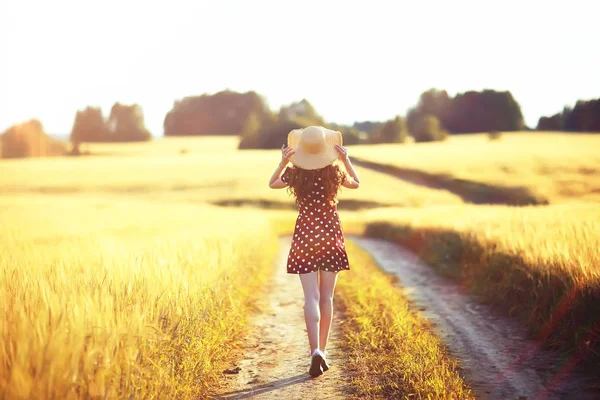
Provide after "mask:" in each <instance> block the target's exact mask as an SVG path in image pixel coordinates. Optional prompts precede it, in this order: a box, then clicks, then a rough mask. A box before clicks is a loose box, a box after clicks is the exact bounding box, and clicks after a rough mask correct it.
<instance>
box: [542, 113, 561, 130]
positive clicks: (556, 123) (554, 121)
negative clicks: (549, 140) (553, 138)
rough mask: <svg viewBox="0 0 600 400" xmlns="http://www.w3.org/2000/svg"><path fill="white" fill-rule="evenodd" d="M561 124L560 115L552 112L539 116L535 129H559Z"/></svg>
mask: <svg viewBox="0 0 600 400" xmlns="http://www.w3.org/2000/svg"><path fill="white" fill-rule="evenodd" d="M561 126H562V115H561V114H560V113H559V114H554V115H553V116H551V117H540V119H539V120H538V124H537V127H536V129H537V130H538V131H560V129H561Z"/></svg>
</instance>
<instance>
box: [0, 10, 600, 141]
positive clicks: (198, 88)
mask: <svg viewBox="0 0 600 400" xmlns="http://www.w3.org/2000/svg"><path fill="white" fill-rule="evenodd" d="M598 10H599V7H598V6H597V5H596V4H594V2H593V1H591V0H589V1H583V0H579V1H572V2H566V1H537V0H536V1H529V2H527V3H526V4H521V3H520V2H517V1H507V2H503V3H501V4H493V5H490V4H482V3H480V2H475V1H459V2H452V3H451V4H448V3H446V2H442V1H429V2H419V3H418V4H413V3H409V4H397V3H391V4H389V3H388V2H384V1H372V2H370V3H369V4H368V6H367V5H365V4H355V3H352V4H349V3H347V2H338V1H328V2H327V3H324V4H321V3H319V2H316V1H304V2H301V3H300V2H298V3H295V2H285V4H284V3H283V2H276V1H254V2H244V1H239V0H238V1H235V0H228V1H222V2H218V3H213V2H202V1H197V2H193V1H173V2H170V3H169V5H168V6H164V5H161V4H147V3H144V2H142V1H138V0H135V1H128V2H127V3H120V2H117V1H116V0H109V1H104V2H97V1H75V0H58V1H56V2H53V3H46V2H43V1H41V0H39V1H36V0H23V1H17V0H8V1H5V2H3V3H2V4H0V54H2V55H3V56H4V57H5V59H6V60H9V62H3V63H0V131H3V130H4V129H6V128H7V127H9V126H11V125H13V124H14V123H17V122H22V121H24V120H27V119H30V118H38V119H39V120H40V121H41V122H42V123H43V125H44V127H45V128H46V130H47V131H48V132H49V133H52V134H60V135H65V134H68V133H69V132H70V130H71V126H72V123H73V119H74V116H75V113H76V111H77V110H78V109H83V108H85V107H86V106H87V105H95V106H101V107H102V110H103V112H104V114H105V115H108V113H109V111H110V107H111V106H112V104H113V103H114V102H116V101H120V102H122V103H134V102H135V103H138V104H140V106H141V107H142V108H143V110H144V116H145V119H146V124H147V126H148V128H149V129H150V131H151V132H152V134H153V135H154V136H161V135H162V133H163V130H162V122H163V119H164V117H165V115H166V113H167V112H168V111H169V110H170V109H171V107H172V105H173V102H174V101H176V100H178V99H181V98H183V97H185V96H190V95H200V94H203V93H215V92H217V91H220V90H224V89H231V90H235V91H242V92H245V91H248V90H255V91H257V92H258V93H260V94H261V95H264V96H265V97H266V98H267V100H268V102H269V105H270V107H271V108H272V109H274V110H276V109H278V108H279V107H280V106H281V105H283V104H289V103H291V102H293V101H298V100H301V99H302V98H306V99H307V100H309V101H310V102H311V103H312V104H313V105H314V106H315V108H316V109H317V111H318V112H319V113H321V114H322V115H323V116H324V117H325V119H326V121H328V122H336V123H344V124H352V123H353V122H355V121H364V120H385V119H389V118H391V117H393V116H394V115H396V114H401V115H404V114H405V113H406V111H407V109H408V108H410V107H412V106H414V105H415V104H416V103H417V101H418V97H419V95H420V94H421V93H422V92H423V91H425V90H428V89H430V88H438V89H445V90H447V91H448V93H449V94H450V95H455V94H456V93H458V92H465V91H468V90H482V89H486V88H487V89H495V90H509V91H511V93H512V94H513V96H514V97H515V99H516V100H517V101H518V102H519V103H520V105H521V108H522V111H523V114H524V117H525V122H526V124H527V125H528V126H530V127H535V125H536V123H537V119H538V118H539V117H540V116H542V115H551V114H554V113H556V112H559V111H560V110H562V108H563V107H564V106H565V105H574V103H575V102H576V101H577V100H578V99H591V98H597V97H600V79H597V71H598V70H600V53H599V52H598V51H595V49H596V47H597V44H596V40H597V38H598V37H600V26H599V25H598V24H596V23H595V21H594V18H595V15H597V12H598Z"/></svg>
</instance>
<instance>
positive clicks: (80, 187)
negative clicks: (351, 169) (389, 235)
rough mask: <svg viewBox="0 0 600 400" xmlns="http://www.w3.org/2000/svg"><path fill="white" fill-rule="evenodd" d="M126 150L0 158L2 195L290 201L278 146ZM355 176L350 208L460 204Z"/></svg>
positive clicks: (166, 144) (163, 145)
mask: <svg viewBox="0 0 600 400" xmlns="http://www.w3.org/2000/svg"><path fill="white" fill-rule="evenodd" d="M172 140H174V143H176V144H175V145H173V144H172V143H173V142H171V141H172ZM184 143H188V145H187V146H188V147H189V148H195V149H197V151H193V152H190V153H188V154H184V155H181V154H178V153H175V152H171V151H170V149H174V148H178V147H179V146H184ZM203 143H204V144H203ZM96 146H104V147H103V148H107V147H109V146H114V145H96ZM127 146H129V145H127ZM128 148H129V149H130V151H129V152H128V151H127V150H121V151H122V152H123V153H124V154H125V155H127V156H119V154H120V153H114V154H115V155H113V156H108V155H105V156H89V157H68V158H62V159H39V160H14V161H4V162H3V163H2V164H1V165H0V168H2V174H0V193H3V194H7V193H36V194H37V193H44V194H46V193H56V194H65V195H69V194H74V193H114V194H121V195H126V196H128V197H130V196H136V197H142V196H143V197H145V198H149V199H152V200H157V201H164V200H168V201H174V200H177V201H181V202H185V203H198V202H213V203H221V202H231V201H234V204H239V205H245V204H250V205H252V204H254V203H256V202H257V201H263V202H264V203H265V204H266V205H268V206H269V207H272V208H288V209H290V208H293V207H294V204H293V202H292V201H291V198H290V197H289V196H288V194H287V192H286V191H285V190H272V189H270V188H269V186H268V181H269V178H270V176H271V174H272V173H273V171H274V170H275V168H276V167H277V164H278V162H279V161H280V159H281V155H280V153H279V151H278V150H274V151H264V150H263V151H260V150H257V151H253V150H252V151H250V150H248V151H236V150H233V149H231V142H230V140H227V138H225V139H221V138H218V139H215V138H191V139H185V140H183V139H179V138H175V139H171V138H168V139H163V140H162V141H160V140H159V141H156V142H154V143H133V144H131V145H130V147H128ZM161 149H162V150H161ZM202 149H204V150H202ZM359 174H360V175H361V179H363V181H364V185H363V187H362V188H361V190H358V191H353V190H344V192H343V194H342V196H341V197H342V198H343V200H345V201H347V202H349V203H350V205H351V206H352V207H353V208H360V207H361V206H362V205H368V206H372V205H377V204H380V205H396V206H412V207H418V206H425V205H431V204H461V203H462V200H461V199H460V198H459V197H458V196H455V195H452V194H450V193H447V192H444V191H438V190H432V189H427V188H422V187H420V186H418V185H412V184H410V183H406V182H403V181H399V180H397V179H392V178H390V177H388V176H386V175H385V174H381V173H378V172H373V171H370V170H366V169H360V170H359ZM374 193H377V195H374Z"/></svg>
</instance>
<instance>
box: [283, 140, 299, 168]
mask: <svg viewBox="0 0 600 400" xmlns="http://www.w3.org/2000/svg"><path fill="white" fill-rule="evenodd" d="M294 153H296V149H294V148H292V147H286V146H285V145H282V146H281V165H283V166H284V167H285V166H286V165H287V163H289V162H290V159H291V158H292V156H293V155H294Z"/></svg>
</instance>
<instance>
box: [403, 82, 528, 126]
mask: <svg viewBox="0 0 600 400" xmlns="http://www.w3.org/2000/svg"><path fill="white" fill-rule="evenodd" d="M426 115H431V116H434V117H436V118H437V119H438V120H439V122H440V123H441V126H442V127H443V128H445V129H447V130H449V131H450V132H453V133H473V132H492V131H499V132H500V131H516V130H521V129H523V128H524V127H525V124H524V121H523V114H522V113H521V107H520V106H519V104H518V103H517V102H516V100H515V99H514V98H513V96H512V94H511V93H510V92H508V91H504V92H498V91H495V90H484V91H482V92H476V91H469V92H466V93H459V94H457V95H456V96H454V97H452V98H451V97H449V96H448V93H447V92H446V91H445V90H437V89H429V90H428V91H426V92H423V93H422V94H421V96H420V98H419V102H418V104H417V105H416V106H415V107H413V108H411V109H410V110H408V113H407V116H406V123H407V126H408V130H409V132H414V131H415V130H416V129H417V125H418V124H420V123H421V120H422V119H423V118H424V117H425V116H426Z"/></svg>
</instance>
